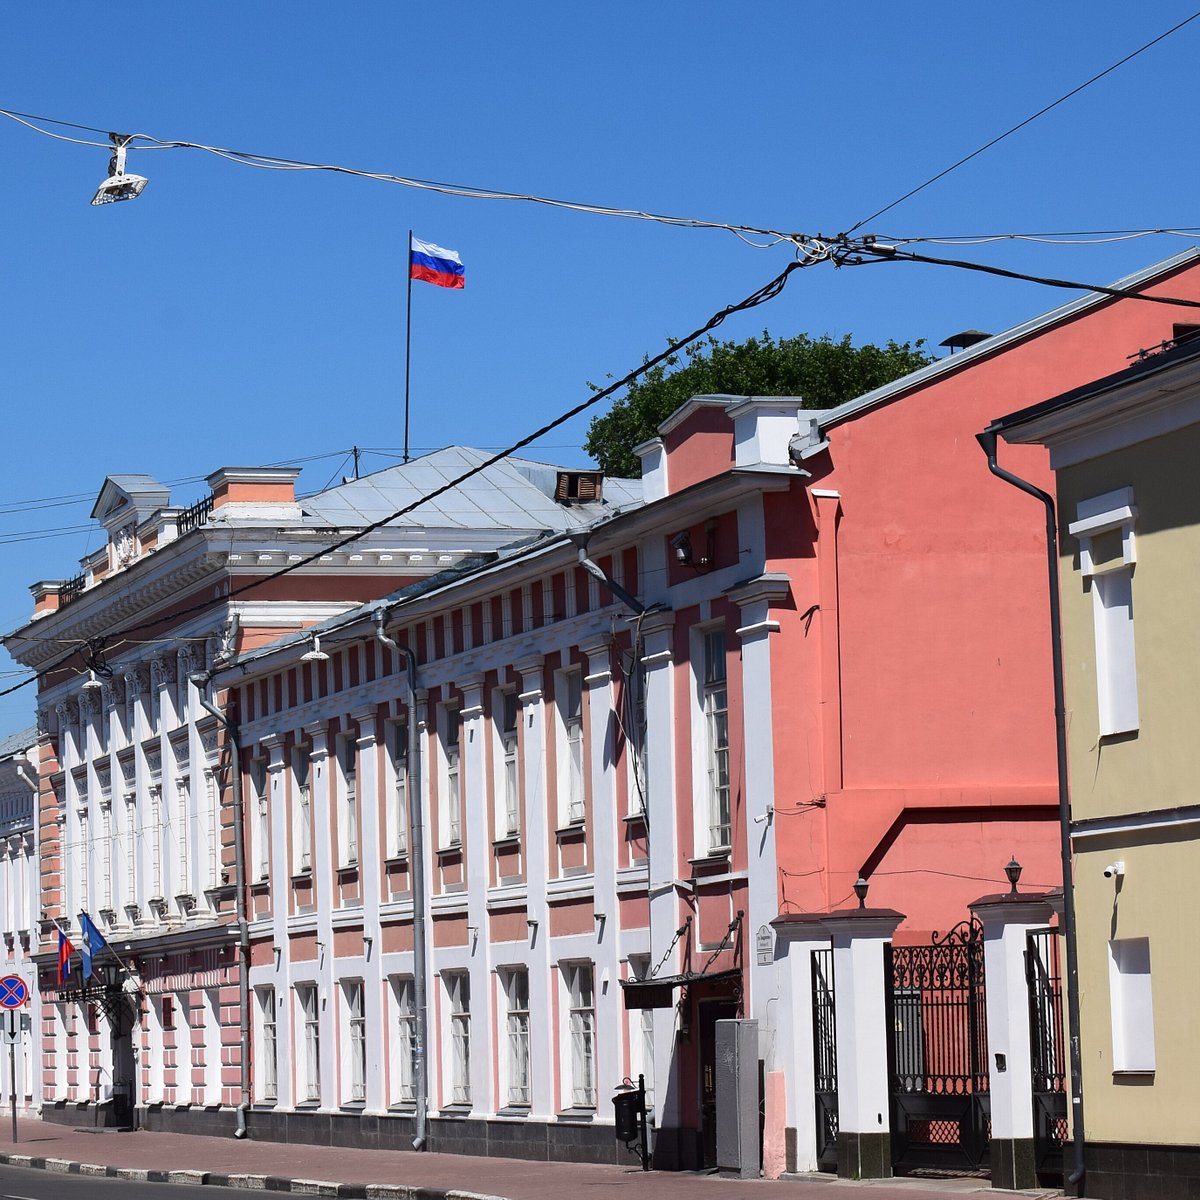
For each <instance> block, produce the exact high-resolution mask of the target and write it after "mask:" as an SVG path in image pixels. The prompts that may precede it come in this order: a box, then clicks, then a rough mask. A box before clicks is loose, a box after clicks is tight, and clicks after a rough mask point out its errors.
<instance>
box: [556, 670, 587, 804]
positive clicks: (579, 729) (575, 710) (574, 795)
mask: <svg viewBox="0 0 1200 1200" xmlns="http://www.w3.org/2000/svg"><path fill="white" fill-rule="evenodd" d="M559 711H560V713H561V715H562V727H563V747H564V752H565V753H564V758H565V772H563V773H560V775H559V780H560V783H559V786H560V787H561V788H562V789H563V791H564V793H565V798H566V811H565V813H562V811H561V810H562V802H561V801H560V815H565V817H566V823H567V824H569V825H575V824H578V823H579V822H581V821H582V820H583V819H584V813H585V808H584V784H583V675H582V674H581V673H580V672H579V671H569V672H567V673H565V674H563V675H560V676H559Z"/></svg>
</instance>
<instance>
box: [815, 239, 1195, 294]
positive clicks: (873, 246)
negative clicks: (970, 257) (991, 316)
mask: <svg viewBox="0 0 1200 1200" xmlns="http://www.w3.org/2000/svg"><path fill="white" fill-rule="evenodd" d="M864 255H871V256H872V257H869V258H864V257H863V256H864ZM833 259H834V262H836V263H837V265H838V266H839V267H861V266H868V265H870V264H872V263H881V262H918V263H928V264H930V265H933V266H938V267H958V268H959V269H961V270H964V271H979V272H981V273H982V274H984V275H998V276H1000V278H1002V279H1019V280H1021V281H1022V282H1024V283H1039V284H1041V285H1042V286H1043V287H1053V288H1066V289H1067V290H1068V291H1072V292H1099V293H1100V294H1101V295H1102V296H1113V297H1115V298H1117V299H1120V300H1140V301H1142V302H1144V303H1146V304H1169V305H1174V306H1175V307H1177V308H1200V300H1186V299H1184V298H1183V297H1180V296H1151V295H1147V294H1146V293H1145V292H1138V291H1132V290H1131V289H1129V288H1115V287H1104V286H1103V285H1101V284H1095V283H1080V282H1079V281H1078V280H1073V279H1055V278H1053V277H1051V276H1048V275H1031V274H1029V273H1027V272H1025V271H1010V270H1008V269H1007V268H1006V267H993V266H990V265H989V264H987V263H974V262H968V261H966V260H965V259H960V258H935V257H934V256H933V255H930V254H917V253H916V252H915V251H911V250H901V249H899V248H898V247H896V246H890V245H885V244H884V243H882V242H875V241H872V240H871V239H864V241H863V242H862V243H861V244H854V243H848V246H847V248H846V249H837V250H834V252H833Z"/></svg>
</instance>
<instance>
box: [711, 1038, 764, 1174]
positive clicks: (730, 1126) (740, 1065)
mask: <svg viewBox="0 0 1200 1200" xmlns="http://www.w3.org/2000/svg"><path fill="white" fill-rule="evenodd" d="M716 1082H717V1169H718V1170H719V1171H720V1172H721V1174H722V1175H727V1176H730V1177H731V1178H734V1179H757V1178H758V1176H759V1174H760V1168H761V1166H762V1153H761V1150H760V1147H759V1120H758V1022H757V1021H718V1022H717V1081H716Z"/></svg>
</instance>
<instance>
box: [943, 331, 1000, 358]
mask: <svg viewBox="0 0 1200 1200" xmlns="http://www.w3.org/2000/svg"><path fill="white" fill-rule="evenodd" d="M991 336H992V335H991V334H990V333H984V332H982V331H981V330H979V329H964V330H963V331H962V333H952V334H951V335H950V336H949V337H948V338H947V339H946V340H945V341H944V342H939V343H938V344H939V345H941V346H948V347H949V348H950V353H951V354H953V353H954V352H955V350H965V349H966V348H967V347H968V346H974V345H975V343H976V342H986V341H987V339H988V338H990V337H991Z"/></svg>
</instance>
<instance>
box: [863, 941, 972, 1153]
mask: <svg viewBox="0 0 1200 1200" xmlns="http://www.w3.org/2000/svg"><path fill="white" fill-rule="evenodd" d="M885 963H886V969H887V975H886V979H887V981H888V983H889V984H890V986H889V988H888V1001H889V1003H888V1026H889V1030H890V1036H889V1039H888V1051H889V1056H890V1061H889V1064H888V1067H889V1072H890V1076H891V1133H892V1165H893V1166H894V1167H895V1168H897V1169H900V1170H905V1169H913V1168H921V1167H934V1168H942V1169H958V1170H972V1169H977V1168H979V1167H983V1166H986V1165H987V1161H988V1142H989V1141H990V1138H991V1119H990V1109H989V1097H988V1048H987V1010H986V1006H985V1000H984V974H983V928H982V926H981V925H980V924H979V922H978V921H976V920H971V921H963V922H962V923H961V924H959V925H956V926H955V927H954V928H953V929H952V930H950V932H949V933H947V934H946V935H945V936H944V937H941V938H939V937H938V936H937V934H934V936H933V940H932V941H931V942H930V944H928V945H923V946H892V945H891V944H890V943H889V944H888V945H887V946H886V958H885Z"/></svg>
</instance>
